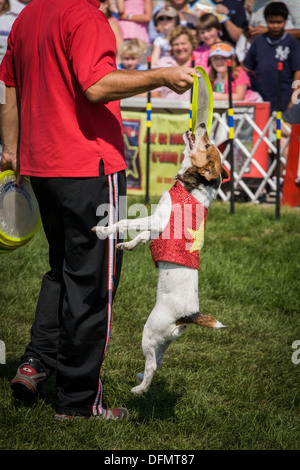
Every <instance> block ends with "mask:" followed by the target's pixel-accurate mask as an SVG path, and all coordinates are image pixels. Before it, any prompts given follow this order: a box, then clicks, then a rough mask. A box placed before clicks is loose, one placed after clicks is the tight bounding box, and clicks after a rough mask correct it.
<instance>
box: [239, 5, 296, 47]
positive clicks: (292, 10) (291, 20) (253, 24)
mask: <svg viewBox="0 0 300 470" xmlns="http://www.w3.org/2000/svg"><path fill="white" fill-rule="evenodd" d="M276 1H278V0H255V1H254V5H253V7H252V9H251V16H250V20H249V29H248V31H247V38H248V40H251V39H254V38H255V37H256V36H258V35H260V34H263V33H266V32H267V31H268V28H267V23H266V20H265V16H264V10H265V8H266V6H267V5H269V3H273V2H276ZM284 4H285V5H286V7H287V8H288V10H289V16H288V19H287V22H286V28H285V29H286V31H287V32H288V33H289V34H291V35H292V36H295V37H296V38H297V39H300V2H299V0H285V1H284Z"/></svg>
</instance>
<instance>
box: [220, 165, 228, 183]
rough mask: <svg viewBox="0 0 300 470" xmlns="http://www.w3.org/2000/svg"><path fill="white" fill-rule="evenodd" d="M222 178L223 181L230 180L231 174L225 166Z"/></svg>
mask: <svg viewBox="0 0 300 470" xmlns="http://www.w3.org/2000/svg"><path fill="white" fill-rule="evenodd" d="M221 176H222V179H223V180H227V179H228V178H229V174H228V172H227V170H226V169H225V168H224V167H223V166H222V171H221Z"/></svg>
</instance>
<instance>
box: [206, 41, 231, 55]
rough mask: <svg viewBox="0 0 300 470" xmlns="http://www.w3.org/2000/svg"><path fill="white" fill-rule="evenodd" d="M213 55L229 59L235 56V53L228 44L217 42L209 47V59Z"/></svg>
mask: <svg viewBox="0 0 300 470" xmlns="http://www.w3.org/2000/svg"><path fill="white" fill-rule="evenodd" d="M215 55H220V56H223V57H231V56H233V55H235V51H234V48H233V47H232V46H231V45H230V44H227V43H226V42H217V43H216V44H213V45H212V46H211V48H210V51H209V57H213V56H215Z"/></svg>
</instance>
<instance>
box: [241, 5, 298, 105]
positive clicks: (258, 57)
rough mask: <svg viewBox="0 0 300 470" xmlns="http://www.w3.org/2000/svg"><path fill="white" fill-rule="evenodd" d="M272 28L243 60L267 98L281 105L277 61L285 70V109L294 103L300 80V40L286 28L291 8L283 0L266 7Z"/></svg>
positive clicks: (283, 97)
mask: <svg viewBox="0 0 300 470" xmlns="http://www.w3.org/2000/svg"><path fill="white" fill-rule="evenodd" d="M264 16H265V19H266V23H267V27H268V31H267V32H266V33H264V34H261V35H260V36H257V37H256V38H255V39H254V41H253V43H252V45H251V47H250V49H249V50H248V52H247V55H246V57H245V59H244V61H243V66H244V68H245V69H246V70H247V71H249V73H250V76H251V83H252V86H253V88H254V89H256V90H257V91H258V92H259V93H260V94H261V96H262V97H263V99H264V101H270V102H271V112H273V111H275V110H276V107H277V106H276V105H277V76H278V73H277V64H278V62H282V63H283V70H282V111H285V110H286V109H288V108H289V107H290V106H292V92H293V88H292V85H293V83H300V42H299V41H298V40H297V39H295V38H294V37H293V36H291V35H290V34H289V33H287V32H286V31H285V25H286V21H287V17H288V9H287V7H286V5H285V4H284V3H283V2H272V3H269V4H268V5H267V7H266V8H265V10H264ZM298 88H300V87H299V85H298Z"/></svg>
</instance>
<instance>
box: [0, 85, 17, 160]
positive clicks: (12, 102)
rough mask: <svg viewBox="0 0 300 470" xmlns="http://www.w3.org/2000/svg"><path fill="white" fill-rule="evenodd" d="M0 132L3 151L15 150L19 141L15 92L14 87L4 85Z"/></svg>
mask: <svg viewBox="0 0 300 470" xmlns="http://www.w3.org/2000/svg"><path fill="white" fill-rule="evenodd" d="M0 133H1V137H2V142H3V152H4V151H5V150H8V149H9V150H10V151H14V152H17V149H18V143H19V112H18V102H17V92H16V88H14V87H5V103H4V104H1V105H0Z"/></svg>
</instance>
